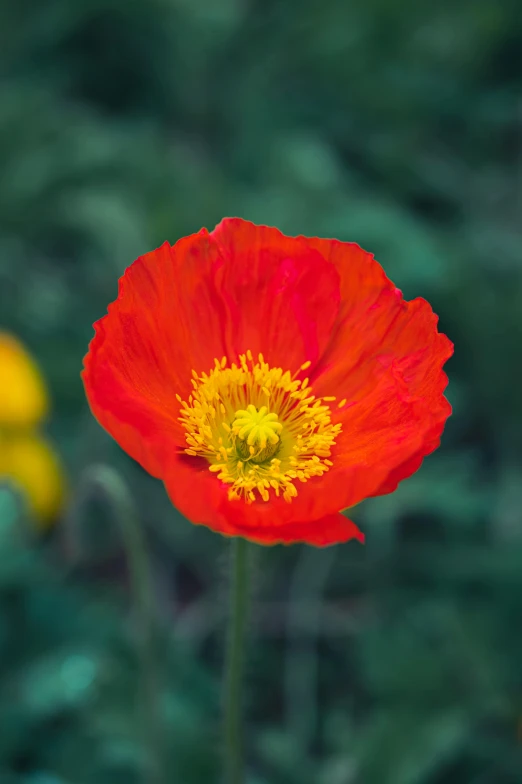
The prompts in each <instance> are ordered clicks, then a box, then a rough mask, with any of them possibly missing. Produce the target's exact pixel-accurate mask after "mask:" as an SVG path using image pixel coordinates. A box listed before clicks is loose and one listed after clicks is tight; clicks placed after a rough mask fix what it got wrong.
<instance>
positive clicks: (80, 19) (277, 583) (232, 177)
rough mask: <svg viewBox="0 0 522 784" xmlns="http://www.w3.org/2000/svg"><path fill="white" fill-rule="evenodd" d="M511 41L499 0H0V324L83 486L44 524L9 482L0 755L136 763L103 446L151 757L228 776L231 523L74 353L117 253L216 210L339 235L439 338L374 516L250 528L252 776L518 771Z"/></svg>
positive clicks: (515, 59) (518, 429)
mask: <svg viewBox="0 0 522 784" xmlns="http://www.w3.org/2000/svg"><path fill="white" fill-rule="evenodd" d="M521 40H522V17H521V15H520V9H519V4H518V2H516V0H498V2H493V0H462V1H461V2H460V3H457V4H455V3H449V2H446V0H443V2H439V3H437V4H432V5H431V6H430V5H428V4H424V3H420V4H419V3H413V2H412V1H411V0H407V2H405V3H402V4H397V3H395V4H390V3H385V2H383V1H382V0H367V1H365V2H362V0H355V1H354V2H351V3H344V2H341V0H325V1H324V2H322V3H316V2H312V0H302V1H301V2H300V3H299V6H298V8H297V7H296V6H295V4H290V3H288V2H281V0H263V2H261V0H219V2H211V0H199V2H192V1H191V0H131V1H130V2H128V3H122V2H116V0H109V2H107V0H105V1H104V2H100V1H99V0H77V2H75V3H70V2H66V0H45V2H43V3H42V2H36V0H21V2H17V3H9V2H7V0H4V2H3V3H1V4H0V68H1V73H2V80H1V82H0V171H1V172H2V176H1V178H0V318H1V322H2V324H1V326H2V327H3V328H6V329H8V330H9V331H10V332H12V333H14V334H16V335H18V336H20V338H21V339H22V340H24V341H25V342H26V343H27V344H28V345H29V347H30V349H31V351H32V352H33V353H34V355H35V356H36V358H37V360H38V362H39V364H40V365H41V367H42V368H43V370H44V373H45V376H46V378H47V380H48V382H49V385H50V389H51V396H52V399H53V401H54V409H53V413H52V416H51V417H50V419H49V420H48V423H47V430H48V432H49V434H51V435H52V436H53V438H54V440H55V443H57V445H58V446H59V449H60V453H61V455H62V457H63V460H64V462H65V464H66V465H67V469H68V472H69V475H70V481H71V484H72V486H73V488H77V493H76V496H75V497H73V499H72V500H71V508H70V509H69V510H67V511H66V513H65V515H64V519H63V521H61V523H60V525H59V526H58V527H57V528H56V530H55V531H54V533H53V534H52V535H51V536H50V538H49V539H48V540H46V541H36V540H34V539H32V538H31V536H30V535H29V534H26V535H22V531H23V530H25V529H24V520H23V519H22V518H23V515H22V516H21V513H20V512H19V511H18V507H17V506H16V504H15V498H14V496H13V495H12V494H11V493H7V492H5V491H4V492H3V493H2V495H1V496H0V500H1V504H2V506H1V509H0V523H1V526H2V531H3V532H5V533H2V540H1V549H2V552H1V555H2V557H1V558H0V668H1V669H0V724H1V727H0V782H1V784H4V781H5V784H11V782H15V783H16V784H18V782H23V784H26V783H27V784H29V782H30V783H31V784H68V783H69V782H71V784H72V783H73V782H74V784H83V782H85V784H90V782H104V781H109V780H110V781H111V782H118V781H120V780H122V781H123V780H125V781H126V782H127V781H130V782H132V781H139V782H141V781H144V782H145V781H147V766H146V764H145V763H146V748H145V747H146V740H145V739H144V740H142V733H141V730H142V726H141V725H143V723H144V721H143V719H140V716H139V714H137V710H138V709H137V707H136V704H137V700H138V698H137V696H136V684H137V682H138V681H139V680H140V677H141V676H140V674H139V670H138V667H139V666H140V665H139V663H138V661H137V659H136V656H137V653H136V645H135V642H136V641H135V636H136V635H135V630H134V629H133V627H132V624H131V623H130V619H129V621H127V614H126V613H125V612H122V610H123V609H124V608H125V606H126V605H125V597H126V596H127V592H126V590H125V587H126V585H127V581H126V579H125V574H126V570H125V568H124V565H123V564H122V561H121V555H119V554H121V545H120V544H119V543H118V539H117V535H116V532H115V529H114V520H113V519H112V518H113V515H112V512H111V509H110V508H109V505H108V504H107V503H106V502H105V501H104V500H103V499H100V498H97V497H96V498H90V497H84V496H83V495H82V492H81V486H82V485H81V477H82V475H83V472H84V470H85V469H86V468H88V467H89V466H90V465H91V464H92V463H94V462H98V461H105V462H108V463H110V464H111V465H113V466H116V467H117V468H118V470H119V471H120V473H121V474H122V476H124V477H125V479H126V480H127V482H128V483H129V485H130V486H132V488H133V492H134V495H135V498H136V501H137V503H138V504H139V508H140V514H141V517H142V519H143V523H144V525H145V527H146V531H147V535H148V538H149V542H150V547H151V552H152V558H153V563H154V574H155V580H156V585H155V588H156V593H157V596H158V611H159V614H160V616H161V629H162V631H161V634H162V635H163V638H164V639H163V643H162V645H161V646H159V647H160V648H161V651H162V654H161V656H160V657H159V658H160V659H161V665H162V668H161V669H162V672H163V677H162V681H161V683H162V689H163V693H164V700H163V701H162V718H163V721H164V728H165V734H166V737H167V741H166V743H165V747H166V751H168V754H167V755H166V759H165V760H164V761H163V762H164V767H165V771H166V774H165V781H169V782H180V784H196V782H198V781H205V782H212V781H214V780H216V781H217V780H218V779H219V777H218V769H219V764H218V754H219V742H218V735H217V731H218V724H217V717H218V705H219V693H218V679H219V672H220V666H221V642H222V639H221V637H222V627H223V615H224V605H223V600H222V598H221V593H220V591H221V588H219V589H217V588H216V586H221V585H222V584H223V571H224V567H223V564H224V560H223V559H224V554H225V552H226V542H225V541H224V540H222V539H221V538H219V537H217V536H213V535H212V534H211V533H209V532H208V531H205V530H203V529H197V528H193V527H192V526H190V525H188V524H187V523H186V522H185V521H183V520H181V518H180V517H179V515H177V513H176V512H175V511H174V510H172V509H171V508H170V506H169V503H168V501H167V499H166V497H165V494H164V492H163V490H162V488H161V486H160V484H159V483H158V482H156V481H155V480H153V479H151V478H150V477H148V476H146V475H145V474H144V473H143V472H142V471H141V469H139V467H137V466H136V465H134V464H133V463H132V461H130V460H129V459H128V458H127V457H126V456H124V455H122V454H121V453H120V451H119V450H118V448H117V447H116V446H115V445H114V444H112V442H111V441H110V439H109V438H108V437H107V436H106V435H105V434H104V433H102V432H101V430H100V429H99V428H98V426H97V425H96V423H95V422H94V421H93V419H92V417H91V415H90V413H89V411H88V409H87V406H86V404H85V400H84V396H83V391H82V387H81V382H80V378H79V371H80V367H81V357H82V356H83V354H84V353H85V351H86V347H87V343H88V341H89V339H90V338H91V336H92V327H91V324H92V322H93V321H94V320H95V319H97V318H99V317H100V316H101V315H103V313H104V312H105V309H106V306H107V303H108V302H109V301H110V300H112V299H113V298H114V296H115V294H116V290H117V283H116V281H117V278H118V276H119V275H120V274H121V272H122V271H123V269H124V268H125V266H126V265H128V264H129V263H130V262H131V261H132V260H133V259H134V258H136V257H137V256H138V255H139V254H140V253H143V252H145V251H147V250H150V249H151V248H152V247H154V246H157V245H159V244H160V243H162V242H163V241H164V240H165V239H168V240H169V241H171V242H174V241H175V240H176V239H177V238H178V237H180V236H182V235H184V234H187V233H190V232H193V231H197V230H198V229H199V228H200V227H201V226H207V227H208V228H212V227H213V225H215V223H216V222H217V221H218V220H219V219H220V218H221V217H223V215H241V216H242V217H245V218H249V219H251V220H254V221H256V222H265V223H269V224H276V225H277V226H279V227H280V228H281V229H282V230H283V231H286V232H287V233H305V234H310V235H314V234H317V235H319V236H321V235H322V236H336V237H338V238H340V239H347V240H348V239H349V240H354V241H357V242H359V243H360V244H361V245H362V246H363V247H366V248H368V249H369V250H371V251H372V252H374V253H375V255H376V257H377V258H378V259H379V260H380V261H381V262H382V264H383V265H384V267H385V269H386V272H387V273H388V274H389V276H390V277H391V278H392V280H394V282H395V283H396V284H397V285H398V286H399V287H400V288H401V289H403V291H404V293H405V295H406V296H407V297H415V296H424V297H426V298H427V299H429V300H430V302H432V304H433V306H434V309H435V311H436V312H437V313H439V314H440V317H441V329H442V330H443V331H445V332H446V333H447V334H448V335H449V336H450V337H451V339H452V340H453V341H454V342H455V345H456V353H455V357H454V358H453V359H452V360H451V362H450V363H449V365H448V373H449V375H450V381H451V383H450V386H449V389H448V396H449V398H450V400H451V402H452V404H453V406H454V416H453V417H452V419H451V420H450V422H449V424H448V427H447V429H446V433H445V436H444V439H443V446H442V448H441V449H440V450H439V451H438V452H437V453H436V454H434V455H432V456H431V457H430V458H429V459H428V460H427V461H426V462H425V465H424V466H423V467H422V468H421V470H420V471H419V472H418V474H416V475H415V476H414V477H413V478H412V479H411V480H409V481H408V482H406V483H404V485H403V486H401V487H400V488H399V490H398V491H397V492H396V493H395V494H393V495H391V496H387V497H385V498H378V499H371V500H369V501H367V502H366V503H365V504H363V505H361V506H360V507H359V508H358V509H355V510H353V516H354V518H355V519H356V521H357V522H358V523H360V524H361V525H363V527H364V528H365V530H366V532H367V545H366V547H365V548H361V547H358V546H356V545H355V544H351V545H346V546H343V547H339V548H337V549H336V551H335V555H334V556H333V558H332V556H331V555H328V554H327V553H326V552H322V551H317V552H316V551H311V552H308V551H307V550H306V549H305V548H301V547H293V548H289V549H285V548H274V549H270V550H266V551H263V552H262V553H258V557H259V561H260V565H259V567H258V569H259V576H258V581H257V582H258V585H257V595H258V599H259V603H258V605H257V606H256V608H257V609H256V612H255V613H254V616H255V617H254V620H253V640H252V643H251V662H250V673H249V675H250V691H249V715H250V718H251V721H250V723H249V727H248V743H249V760H250V782H251V784H266V783H267V782H270V784H272V782H273V783H274V784H278V782H281V783H283V782H284V783H285V784H292V782H296V784H308V782H310V784H312V783H313V784H315V782H317V783H318V784H453V782H455V784H517V783H518V782H520V781H521V780H522V773H521V771H522V749H521V736H520V730H519V727H520V718H521V716H522V670H521V668H520V661H521V656H522V633H521V631H520V618H521V614H522V598H521V597H522V525H521V523H522V520H521V517H522V513H521V509H522V459H521V454H522V449H521V447H522V395H521V394H520V389H521V386H522V363H521V362H520V347H521V345H522V307H521V302H522V228H521V222H520V215H521V207H522V186H521V182H522V170H521V165H522V145H521V130H522V129H521V122H522V120H521V117H522V115H521V108H522V106H521V102H520V96H521V89H522V55H521V53H522V45H521ZM77 517H80V518H81V519H82V521H83V522H82V524H83V525H84V526H85V529H86V531H88V533H87V534H86V536H85V537H84V539H85V544H84V546H83V550H87V551H88V552H83V550H82V554H81V556H82V557H81V559H80V563H81V565H80V566H78V564H77V563H76V561H74V563H75V564H76V565H74V564H73V565H72V564H71V557H70V554H69V551H68V548H67V547H66V546H63V545H64V541H65V542H67V538H68V536H69V532H70V529H71V525H72V523H71V520H74V519H75V518H77ZM13 527H14V529H16V530H18V529H19V531H20V533H19V535H18V536H14V535H13V533H12V529H13ZM87 543H88V547H87ZM325 558H331V559H332V560H331V563H330V562H327V561H324V559H325ZM321 570H322V571H321ZM319 573H321V574H322V582H321V581H320V580H318V579H316V578H317V574H319ZM115 586H121V588H120V589H116V588H115ZM289 596H290V597H291V598H292V601H290V602H287V599H288V597H289ZM299 608H302V609H301V610H299ZM314 608H315V609H314ZM314 619H315V620H314ZM312 621H313V622H312ZM296 673H297V674H296ZM303 716H305V717H306V721H302V720H301V719H300V718H299V717H303ZM144 760H145V761H144Z"/></svg>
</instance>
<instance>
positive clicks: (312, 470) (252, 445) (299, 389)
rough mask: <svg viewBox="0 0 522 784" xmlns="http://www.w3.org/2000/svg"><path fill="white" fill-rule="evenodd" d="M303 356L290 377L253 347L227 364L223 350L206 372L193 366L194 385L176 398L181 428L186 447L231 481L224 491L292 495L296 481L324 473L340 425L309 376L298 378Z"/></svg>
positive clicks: (249, 497)
mask: <svg viewBox="0 0 522 784" xmlns="http://www.w3.org/2000/svg"><path fill="white" fill-rule="evenodd" d="M310 364H311V363H310V362H305V363H304V364H303V365H301V367H300V368H299V369H298V371H297V372H296V373H294V375H293V376H291V375H290V372H289V371H286V372H283V370H282V368H271V367H270V366H269V365H268V364H267V363H266V362H265V360H264V358H263V355H262V354H259V356H258V361H257V362H255V361H254V359H253V356H252V352H251V351H247V352H246V354H242V355H240V357H239V365H237V364H236V363H233V364H232V365H231V366H230V367H228V366H227V365H228V361H227V358H226V357H223V359H222V360H221V361H219V360H218V359H215V360H214V368H213V369H212V370H211V371H210V373H208V374H207V373H202V374H201V375H198V374H197V373H196V372H195V371H194V370H193V371H192V386H193V392H192V394H191V395H190V396H189V399H188V401H184V400H182V399H181V397H180V396H179V395H177V396H176V397H177V399H178V401H179V403H180V404H181V412H180V417H179V421H180V422H181V423H182V425H183V427H184V428H185V430H186V441H187V448H186V449H185V450H184V451H185V452H186V454H188V455H192V456H198V457H204V458H206V459H207V460H208V461H209V463H210V465H209V470H210V471H213V472H215V473H217V477H218V479H220V480H221V481H222V482H225V483H227V484H229V485H230V489H229V493H228V494H229V498H231V499H237V498H243V499H244V500H245V501H246V502H247V503H251V502H253V501H255V500H256V490H257V492H258V494H259V496H260V497H261V498H262V499H263V501H268V500H269V499H270V491H271V490H273V491H274V493H275V495H276V496H279V495H280V494H282V495H283V498H284V499H285V501H288V502H290V501H291V500H292V498H294V497H295V496H296V495H297V489H296V487H295V484H294V482H295V480H296V479H298V480H299V481H301V482H306V481H308V479H311V478H312V477H314V476H321V475H322V474H324V473H325V472H326V471H328V469H329V467H330V466H331V465H333V464H332V462H331V461H330V460H328V458H329V457H330V455H331V448H332V446H333V445H334V444H335V439H336V438H337V436H338V435H339V432H340V431H341V425H340V424H335V425H334V424H332V422H331V415H330V414H331V412H330V407H329V405H327V404H328V403H329V402H331V401H333V400H335V397H322V398H316V397H315V395H313V394H312V391H311V389H310V388H309V387H308V379H307V378H305V379H304V380H302V381H301V380H299V379H297V378H296V376H297V375H299V373H300V372H301V371H304V370H306V369H307V368H308V367H310Z"/></svg>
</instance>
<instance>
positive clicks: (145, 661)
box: [69, 465, 163, 784]
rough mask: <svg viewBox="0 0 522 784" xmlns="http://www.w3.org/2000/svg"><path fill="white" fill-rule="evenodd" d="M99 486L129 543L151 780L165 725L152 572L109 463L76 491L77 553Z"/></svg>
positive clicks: (154, 783) (158, 773)
mask: <svg viewBox="0 0 522 784" xmlns="http://www.w3.org/2000/svg"><path fill="white" fill-rule="evenodd" d="M96 489H99V490H101V492H102V493H103V495H104V496H105V497H106V498H107V500H108V502H109V503H110V505H111V506H112V509H113V512H114V518H115V520H116V522H117V524H118V527H119V529H120V533H121V537H122V540H123V545H124V549H125V555H126V561H127V569H128V573H129V583H130V588H131V592H132V599H133V607H134V612H135V617H136V622H137V627H138V645H139V653H140V659H141V684H140V685H141V689H142V693H141V701H142V710H141V716H140V724H141V726H142V727H143V729H144V742H145V743H146V746H147V752H148V757H149V765H150V769H149V776H148V779H147V780H148V782H149V784H161V781H162V756H163V755H162V750H163V749H162V739H161V735H162V732H161V730H162V727H161V720H160V715H159V694H160V690H159V684H158V677H157V667H156V648H155V642H156V618H155V602H154V591H153V585H152V575H151V570H150V564H149V558H148V553H147V546H146V542H145V537H144V535H143V530H142V526H141V523H140V520H139V517H138V514H137V512H136V509H135V507H134V504H133V502H132V498H131V495H130V493H129V490H128V488H127V486H126V484H125V482H124V481H123V480H122V479H121V478H120V476H119V474H118V473H116V471H114V470H113V469H112V468H110V467H109V466H104V465H96V466H92V467H91V468H89V469H88V470H87V471H86V472H85V473H84V475H83V477H82V482H81V486H80V488H79V492H78V494H77V496H78V497H77V507H76V510H71V513H70V515H69V517H70V527H71V528H72V531H71V533H72V542H71V544H72V550H73V557H74V556H76V558H77V557H78V555H79V552H80V551H81V549H82V548H81V544H80V541H79V539H80V536H81V532H82V527H81V517H82V515H81V514H80V512H81V508H82V506H83V505H84V504H85V502H86V501H87V499H88V498H89V497H90V496H91V495H92V493H93V491H95V490H96Z"/></svg>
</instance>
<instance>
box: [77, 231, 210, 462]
mask: <svg viewBox="0 0 522 784" xmlns="http://www.w3.org/2000/svg"><path fill="white" fill-rule="evenodd" d="M220 261H221V260H220V256H219V251H218V249H217V246H216V244H215V243H214V242H212V240H211V239H210V237H209V234H208V232H207V231H206V229H203V230H202V231H201V232H199V233H198V234H193V235H191V236H190V237H186V238H184V239H182V240H180V241H179V242H177V243H176V244H175V245H174V246H173V247H171V246H170V245H169V244H168V243H165V244H164V245H162V246H161V247H160V248H158V249H157V250H155V251H152V252H151V253H147V254H145V255H144V256H140V258H138V259H137V260H136V261H135V262H134V264H132V265H131V266H130V267H128V269H127V270H126V272H125V274H124V275H123V277H122V278H121V279H120V283H119V290H118V298H117V299H116V301H115V302H113V303H112V304H111V305H110V306H109V308H108V314H107V315H106V316H104V318H102V319H100V321H98V322H97V323H96V324H95V332H96V334H95V337H94V338H93V340H92V341H91V344H90V346H89V353H88V354H87V356H86V358H85V363H84V364H85V369H84V371H83V374H82V375H83V381H84V385H85V390H86V393H87V398H88V400H89V403H90V406H91V409H92V412H93V414H94V415H95V417H96V418H97V419H98V421H99V422H100V424H101V425H102V426H103V427H105V428H106V429H107V430H108V431H109V433H110V434H111V435H112V436H113V438H115V440H116V441H117V442H118V443H119V444H120V446H121V447H122V448H123V449H124V450H125V451H126V452H128V453H129V454H130V455H131V457H133V458H134V459H135V460H137V461H138V462H139V463H140V464H141V465H142V466H143V468H145V469H146V470H147V471H149V472H150V473H151V474H153V475H154V476H157V477H159V476H161V475H162V471H163V469H162V466H163V463H164V461H165V459H166V457H167V456H168V455H169V454H170V453H171V452H172V451H173V450H177V449H179V447H180V446H181V445H183V444H184V441H185V434H184V431H183V429H182V427H181V425H180V423H179V422H178V416H179V403H178V401H177V399H176V394H179V395H181V396H182V397H188V395H189V394H190V391H191V385H190V381H191V377H192V375H191V374H192V369H193V368H194V367H200V368H205V369H208V368H210V367H211V366H212V365H213V361H214V357H216V356H221V354H222V350H223V344H222V339H221V322H220V320H219V315H218V313H217V312H216V309H215V307H214V301H213V295H214V292H213V290H212V288H211V287H210V286H208V285H206V280H207V279H208V278H210V277H211V275H210V271H211V268H212V266H213V265H215V264H219V263H220Z"/></svg>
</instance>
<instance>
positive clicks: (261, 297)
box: [211, 218, 340, 372]
mask: <svg viewBox="0 0 522 784" xmlns="http://www.w3.org/2000/svg"><path fill="white" fill-rule="evenodd" d="M211 237H212V238H213V239H214V240H215V241H216V242H217V244H218V245H219V248H220V252H221V255H222V256H223V259H224V260H225V263H224V264H223V265H222V267H221V269H220V270H219V271H217V272H216V287H217V289H218V290H219V293H220V296H221V299H222V308H223V309H224V312H223V322H224V323H225V324H226V325H227V339H226V341H225V342H226V347H227V349H226V351H225V353H226V354H227V355H228V356H229V358H231V357H237V356H238V354H242V353H244V352H245V351H246V350H247V349H250V350H251V351H252V353H253V354H254V356H257V355H258V354H259V353H260V352H261V353H262V354H263V355H264V357H265V359H266V361H267V362H268V363H269V364H270V365H271V366H272V367H282V368H284V369H285V370H286V369H291V370H292V372H293V371H295V370H297V369H298V368H299V366H300V365H301V364H302V363H303V362H305V361H309V362H311V364H312V365H314V364H315V363H316V362H317V360H318V358H319V357H320V356H321V354H322V353H323V351H324V349H325V347H326V345H327V343H328V341H329V339H330V334H331V330H332V326H333V324H334V321H335V319H336V316H337V312H338V309H339V302H340V291H339V274H338V271H337V270H336V268H335V266H334V265H333V264H332V263H331V262H330V261H328V260H326V259H325V258H324V256H323V255H322V254H321V253H320V252H318V251H317V250H315V249H314V248H312V247H310V245H309V244H308V243H307V242H306V241H304V240H303V239H302V238H296V237H286V236H285V235H284V234H282V233H281V232H280V231H279V230H278V229H275V228H272V227H269V226H256V225H255V224H253V223H250V222H249V221H245V220H241V219H240V218H225V219H224V220H223V221H221V223H219V224H218V225H217V226H216V228H215V229H214V231H213V232H212V233H211Z"/></svg>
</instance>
